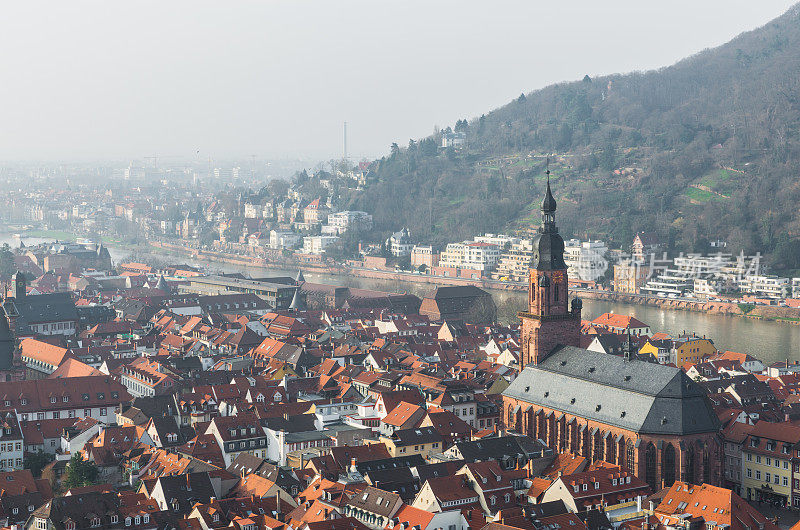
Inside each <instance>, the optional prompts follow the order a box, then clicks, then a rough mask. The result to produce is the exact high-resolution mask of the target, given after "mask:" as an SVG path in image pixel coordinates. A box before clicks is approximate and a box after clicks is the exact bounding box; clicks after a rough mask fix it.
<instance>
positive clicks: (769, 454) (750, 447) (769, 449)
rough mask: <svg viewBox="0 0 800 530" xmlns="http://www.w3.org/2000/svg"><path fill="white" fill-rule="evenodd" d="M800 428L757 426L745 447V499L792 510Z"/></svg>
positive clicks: (767, 423) (765, 423)
mask: <svg viewBox="0 0 800 530" xmlns="http://www.w3.org/2000/svg"><path fill="white" fill-rule="evenodd" d="M798 442H800V427H795V426H793V425H790V424H787V423H769V422H766V421H760V422H758V423H757V424H756V425H755V426H754V427H753V430H752V431H751V432H750V434H749V435H748V436H747V438H745V440H744V444H743V445H742V468H743V471H744V473H743V474H742V496H743V497H744V498H745V499H747V500H758V501H764V502H779V503H780V504H781V505H783V506H785V507H791V506H790V502H791V494H792V486H791V484H792V451H793V450H794V447H795V445H796V444H797V443H798Z"/></svg>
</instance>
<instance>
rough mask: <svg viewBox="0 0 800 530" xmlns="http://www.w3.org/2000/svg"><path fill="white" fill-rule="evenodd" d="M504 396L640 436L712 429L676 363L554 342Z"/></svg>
mask: <svg viewBox="0 0 800 530" xmlns="http://www.w3.org/2000/svg"><path fill="white" fill-rule="evenodd" d="M503 395H504V396H508V397H510V398H516V399H519V400H521V401H524V402H527V403H531V404H535V405H539V406H542V407H546V408H549V409H553V410H556V411H561V412H564V413H568V414H572V415H574V416H578V417H581V418H585V419H588V420H593V421H598V422H600V423H605V424H606V425H610V426H613V427H619V428H622V429H626V430H629V431H633V432H637V433H644V434H660V435H686V434H695V433H707V432H716V431H718V430H719V421H718V419H717V416H716V414H714V412H713V410H712V408H711V404H710V402H709V401H708V398H707V396H706V393H705V391H704V390H703V389H702V388H701V387H700V386H699V385H698V384H697V383H695V382H694V381H692V379H691V378H689V377H688V376H687V375H686V374H685V373H684V372H683V371H682V370H680V369H679V368H675V367H670V366H664V365H659V364H653V363H647V362H643V361H636V360H627V359H625V358H624V357H618V356H616V355H607V354H604V353H598V352H593V351H589V350H584V349H582V348H576V347H573V346H558V347H557V348H556V349H555V350H554V351H553V352H552V353H551V354H550V355H549V356H548V357H547V358H546V359H545V360H544V361H542V362H540V363H539V364H538V365H536V366H527V367H525V369H524V370H523V371H522V373H521V374H520V375H519V377H517V379H516V380H514V382H513V383H511V385H509V387H508V388H507V389H506V390H505V391H504V392H503Z"/></svg>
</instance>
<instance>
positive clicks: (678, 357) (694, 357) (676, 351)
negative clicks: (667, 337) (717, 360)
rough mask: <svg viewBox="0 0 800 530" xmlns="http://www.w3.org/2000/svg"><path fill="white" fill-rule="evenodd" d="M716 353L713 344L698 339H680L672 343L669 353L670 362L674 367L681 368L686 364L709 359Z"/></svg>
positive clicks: (706, 340)
mask: <svg viewBox="0 0 800 530" xmlns="http://www.w3.org/2000/svg"><path fill="white" fill-rule="evenodd" d="M716 352H717V349H716V348H715V347H714V343H713V342H711V341H710V340H708V339H704V338H700V337H681V338H680V339H677V340H675V341H674V342H673V345H672V352H671V355H670V357H671V359H670V360H671V362H673V363H674V364H675V366H683V365H684V364H686V363H699V362H702V361H703V359H705V358H706V357H710V356H711V355H714V354H715V353H716Z"/></svg>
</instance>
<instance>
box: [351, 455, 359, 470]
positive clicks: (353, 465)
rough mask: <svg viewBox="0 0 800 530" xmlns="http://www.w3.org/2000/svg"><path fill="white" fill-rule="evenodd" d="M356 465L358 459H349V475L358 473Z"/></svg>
mask: <svg viewBox="0 0 800 530" xmlns="http://www.w3.org/2000/svg"><path fill="white" fill-rule="evenodd" d="M357 463H358V459H357V458H356V457H353V458H351V459H350V472H351V473H356V472H357V471H358V467H356V464H357Z"/></svg>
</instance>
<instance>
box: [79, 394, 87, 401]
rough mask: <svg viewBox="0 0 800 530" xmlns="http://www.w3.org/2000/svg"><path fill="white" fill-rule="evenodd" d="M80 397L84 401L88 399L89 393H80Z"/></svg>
mask: <svg viewBox="0 0 800 530" xmlns="http://www.w3.org/2000/svg"><path fill="white" fill-rule="evenodd" d="M81 399H83V400H84V401H89V394H81Z"/></svg>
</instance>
